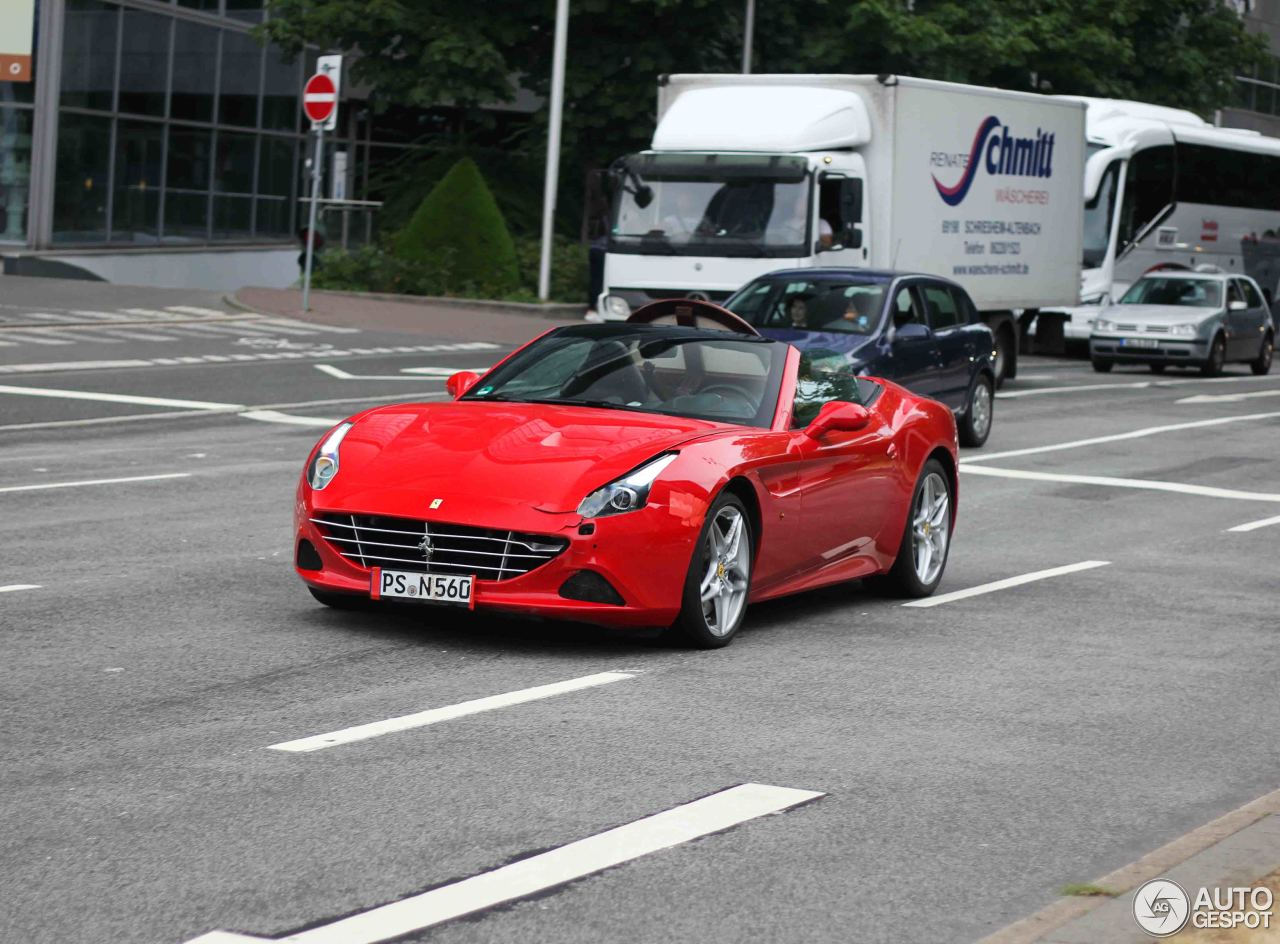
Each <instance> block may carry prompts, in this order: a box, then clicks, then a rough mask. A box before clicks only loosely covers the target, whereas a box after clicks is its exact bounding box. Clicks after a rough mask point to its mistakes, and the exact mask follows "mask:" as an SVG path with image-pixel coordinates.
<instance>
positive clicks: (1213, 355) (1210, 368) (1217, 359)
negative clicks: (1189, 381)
mask: <svg viewBox="0 0 1280 944" xmlns="http://www.w3.org/2000/svg"><path fill="white" fill-rule="evenodd" d="M1226 364H1227V342H1226V339H1225V338H1223V336H1222V335H1220V334H1219V335H1217V336H1215V337H1214V339H1213V343H1212V344H1211V345H1209V359H1208V360H1207V361H1205V362H1204V363H1203V364H1202V365H1200V376H1202V377H1218V376H1220V375H1221V374H1222V368H1223V367H1225V366H1226Z"/></svg>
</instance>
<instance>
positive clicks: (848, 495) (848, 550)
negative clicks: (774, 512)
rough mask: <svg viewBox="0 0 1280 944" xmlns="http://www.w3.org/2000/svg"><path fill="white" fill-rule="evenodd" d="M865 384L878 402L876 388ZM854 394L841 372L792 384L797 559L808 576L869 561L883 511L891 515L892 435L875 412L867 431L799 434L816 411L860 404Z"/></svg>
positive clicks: (851, 380) (853, 382)
mask: <svg viewBox="0 0 1280 944" xmlns="http://www.w3.org/2000/svg"><path fill="white" fill-rule="evenodd" d="M864 384H865V386H868V387H874V389H875V393H876V395H878V394H879V388H878V387H875V386H874V385H873V384H871V383H870V382H864ZM859 389H860V387H859V383H858V380H857V378H856V377H854V376H853V375H852V374H850V373H847V372H841V373H838V374H837V373H833V374H828V375H825V376H824V375H816V376H811V377H809V378H802V379H800V380H799V381H798V382H797V388H796V400H795V407H794V412H793V417H794V418H793V420H792V430H793V437H794V438H793V442H794V446H793V449H794V454H795V455H796V456H797V458H798V459H799V464H798V467H797V470H798V472H799V476H800V478H799V488H800V501H801V508H802V512H801V520H802V522H803V525H804V526H803V528H802V533H803V535H804V540H805V544H806V552H807V553H805V554H804V559H805V560H806V566H807V567H809V568H813V569H824V568H827V567H829V566H831V565H834V564H837V563H839V562H840V561H846V560H852V559H855V558H865V559H866V560H867V561H871V560H872V559H873V553H874V547H875V544H876V541H877V540H878V539H879V537H880V534H881V531H882V530H883V528H884V526H885V522H886V520H887V519H886V515H887V512H888V509H889V508H892V507H894V500H893V494H894V488H895V487H896V478H895V476H896V470H895V465H894V456H893V450H892V449H891V448H890V447H891V445H892V430H891V429H890V427H889V426H888V424H886V423H884V422H882V421H880V420H879V419H878V418H877V414H876V412H875V410H871V416H872V421H871V424H870V425H869V426H867V427H866V428H865V429H860V430H858V431H856V432H847V431H840V430H830V431H828V432H826V433H824V434H822V435H821V436H820V437H818V438H816V439H814V438H812V437H810V436H809V435H807V434H806V433H805V432H804V428H805V427H806V426H808V425H809V422H810V421H812V419H813V418H814V417H815V416H816V415H817V413H818V410H819V409H821V407H822V405H823V404H825V403H827V402H829V401H832V400H845V401H849V402H854V403H858V402H863V399H862V398H861V397H860V393H859ZM867 402H870V401H869V400H868V401H867Z"/></svg>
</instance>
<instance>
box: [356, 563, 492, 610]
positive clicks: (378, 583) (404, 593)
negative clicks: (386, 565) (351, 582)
mask: <svg viewBox="0 0 1280 944" xmlns="http://www.w3.org/2000/svg"><path fill="white" fill-rule="evenodd" d="M371 576H372V578H373V579H372V584H371V585H372V588H373V593H372V594H371V596H372V597H373V598H374V599H375V600H377V599H395V600H420V601H422V602H423V603H444V604H448V605H451V606H466V607H469V606H471V591H472V584H473V582H474V580H475V578H474V577H458V576H454V575H452V574H423V573H418V572H416V571H407V570H383V569H381V568H378V569H375V570H374V572H373V574H372V575H371Z"/></svg>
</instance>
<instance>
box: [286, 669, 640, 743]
mask: <svg viewBox="0 0 1280 944" xmlns="http://www.w3.org/2000/svg"><path fill="white" fill-rule="evenodd" d="M630 678H635V674H634V673H631V672H599V673H597V674H595V675H584V676H582V677H581V678H576V679H569V680H568V681H567V682H553V683H551V684H550V685H538V686H536V687H535V688H522V689H520V691H518V692H507V693H506V694H503V695H490V696H488V697H487V698H476V699H473V700H472V701H464V702H461V703H460V704H457V705H448V706H447V707H444V708H431V709H429V710H427V711H419V712H416V713H414V714H411V715H401V716H400V717H398V718H388V719H387V720H385V721H374V722H372V723H370V724H361V725H357V726H356V727H353V728H343V729H342V730H341V731H330V732H329V733H328V734H317V735H314V736H312V737H305V738H298V739H297V740H295V741H283V742H281V743H280V744H272V745H270V746H269V750H273V751H291V752H296V753H307V752H310V751H320V750H324V749H325V748H327V747H337V746H338V745H339V744H351V743H352V742H354V741H365V740H368V739H369V738H375V737H381V736H382V735H384V734H392V733H394V732H396V731H408V730H410V729H411V728H422V727H426V726H427V725H429V724H439V723H440V722H441V721H452V720H454V719H455V718H464V717H466V716H467V715H474V714H479V713H480V712H482V711H493V710H494V709H495V708H509V707H510V706H512V705H523V704H525V703H526V702H531V701H538V700H539V699H542V698H551V697H552V696H554V695H565V694H568V693H569V692H577V691H581V690H582V689H584V688H594V687H596V686H598V685H608V684H610V683H612V682H623V681H626V680H627V679H630Z"/></svg>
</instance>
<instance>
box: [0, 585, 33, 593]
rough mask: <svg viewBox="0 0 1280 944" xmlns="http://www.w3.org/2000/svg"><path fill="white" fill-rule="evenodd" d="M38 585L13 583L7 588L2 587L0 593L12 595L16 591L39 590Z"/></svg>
mask: <svg viewBox="0 0 1280 944" xmlns="http://www.w3.org/2000/svg"><path fill="white" fill-rule="evenodd" d="M39 589H40V584H38V583H11V584H9V586H7V587H0V593H12V592H13V591H14V590H39Z"/></svg>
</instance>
